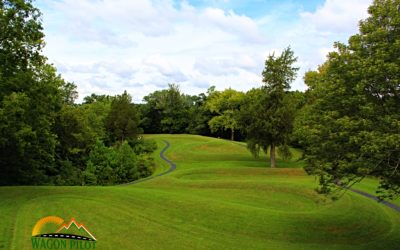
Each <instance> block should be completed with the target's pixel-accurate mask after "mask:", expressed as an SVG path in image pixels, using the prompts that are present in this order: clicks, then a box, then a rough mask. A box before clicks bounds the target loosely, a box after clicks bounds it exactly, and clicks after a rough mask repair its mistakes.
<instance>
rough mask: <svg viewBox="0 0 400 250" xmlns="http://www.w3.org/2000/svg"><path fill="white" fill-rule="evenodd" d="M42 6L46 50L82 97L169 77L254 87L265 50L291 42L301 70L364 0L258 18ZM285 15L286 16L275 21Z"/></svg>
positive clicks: (86, 1)
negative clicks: (288, 17)
mask: <svg viewBox="0 0 400 250" xmlns="http://www.w3.org/2000/svg"><path fill="white" fill-rule="evenodd" d="M39 1H42V2H44V3H45V5H46V6H47V7H46V9H44V10H43V12H44V27H45V33H46V42H47V46H46V48H45V53H46V55H47V56H48V57H49V59H50V61H51V62H54V63H55V64H56V66H57V68H58V69H59V70H60V72H61V73H62V74H63V76H64V77H65V78H66V80H68V81H74V82H75V83H76V84H77V85H78V90H79V92H80V100H82V99H83V97H84V96H86V95H90V94H91V93H92V92H95V93H99V94H120V93H122V91H123V90H125V89H126V90H127V91H128V92H129V93H131V94H132V95H133V97H134V100H135V101H140V100H141V99H142V97H143V96H145V95H147V94H149V93H150V92H152V91H155V90H157V89H160V88H165V87H166V86H167V84H168V83H172V82H176V83H179V84H180V85H181V89H182V90H183V91H185V92H186V93H189V94H198V93H200V92H205V91H206V88H208V87H209V86H211V85H216V86H217V88H218V89H223V88H226V87H232V88H235V89H239V90H248V89H250V88H251V87H257V86H260V85H261V71H262V69H263V67H264V61H265V59H266V57H267V56H268V54H269V53H271V52H273V51H276V52H277V53H276V54H279V53H280V52H281V51H282V49H283V48H285V47H287V46H288V45H291V46H292V48H293V50H294V52H295V55H296V56H298V58H299V61H298V66H300V67H301V71H300V72H299V77H298V79H297V80H296V81H295V82H294V83H293V87H294V88H295V89H304V88H305V86H304V84H303V83H302V76H303V74H304V71H306V70H309V69H315V68H316V67H317V65H318V64H320V63H322V62H323V61H324V60H325V55H326V54H327V52H328V51H330V50H331V49H330V48H332V44H333V42H334V41H337V40H340V41H346V40H347V38H348V37H349V36H350V35H352V34H354V33H355V32H356V31H357V24H358V21H359V20H360V19H361V18H364V17H365V16H366V9H367V6H368V4H370V2H371V1H370V0H352V1H344V0H326V2H325V3H324V4H323V5H321V6H320V7H318V8H317V9H316V11H315V12H302V11H301V10H297V12H293V13H292V11H293V9H290V10H288V11H291V13H290V15H288V13H283V12H284V11H285V10H284V9H281V10H279V13H281V12H282V13H283V14H282V15H281V14H279V15H278V14H276V13H275V16H263V17H260V18H258V19H254V18H250V17H249V16H247V15H245V14H238V13H237V12H235V11H234V10H223V9H219V8H215V7H213V8H211V7H205V8H199V7H194V6H192V5H190V4H189V3H188V2H186V1H183V2H180V3H179V4H178V5H177V4H175V3H174V2H173V1H172V0H135V1H128V0H126V1H123V0H81V1H74V0H60V1H51V0H39ZM280 16H282V17H285V18H286V17H287V16H292V19H290V20H289V19H285V20H281V19H279V18H280Z"/></svg>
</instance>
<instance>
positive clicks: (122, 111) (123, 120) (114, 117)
mask: <svg viewBox="0 0 400 250" xmlns="http://www.w3.org/2000/svg"><path fill="white" fill-rule="evenodd" d="M139 121H140V118H139V112H138V111H137V110H136V107H135V106H134V104H133V103H132V97H131V96H130V95H128V93H127V92H126V91H124V93H123V94H122V95H118V96H117V97H116V98H115V99H114V100H113V101H112V103H111V109H110V113H109V114H108V117H107V119H106V128H107V130H108V133H109V139H110V142H111V143H114V142H116V141H120V142H121V143H122V142H123V141H124V140H130V139H136V136H137V134H138V133H139V129H138V125H139Z"/></svg>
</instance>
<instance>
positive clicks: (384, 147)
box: [297, 0, 400, 197]
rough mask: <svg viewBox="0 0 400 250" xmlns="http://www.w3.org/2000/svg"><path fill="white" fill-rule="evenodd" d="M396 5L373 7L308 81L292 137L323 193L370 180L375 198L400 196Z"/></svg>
mask: <svg viewBox="0 0 400 250" xmlns="http://www.w3.org/2000/svg"><path fill="white" fill-rule="evenodd" d="M399 4H400V3H399V1H383V0H376V1H374V3H373V4H372V6H371V7H370V8H369V10H368V11H369V14H370V16H369V17H368V18H367V19H366V20H363V21H361V22H360V32H359V34H356V35H354V36H352V37H350V39H349V43H348V44H341V43H336V44H335V48H336V51H335V52H332V53H330V54H329V57H328V60H327V61H326V62H325V63H324V65H322V66H321V67H320V68H319V70H318V71H317V72H310V73H307V75H306V78H305V80H306V83H307V84H308V85H309V86H310V89H309V91H308V92H309V93H308V95H309V102H308V104H307V105H306V107H305V108H304V114H303V115H302V116H301V117H299V119H298V120H299V121H298V122H297V124H298V125H299V126H298V127H299V129H298V130H297V133H298V134H299V135H300V136H301V135H302V137H303V139H302V140H303V146H304V148H305V156H306V161H307V167H306V170H307V172H309V173H311V174H315V175H317V176H319V180H320V183H321V189H320V191H321V192H330V191H332V190H335V189H336V188H335V187H336V184H341V185H343V186H348V185H352V184H353V183H355V182H358V181H360V180H361V179H362V178H364V177H366V176H375V177H377V178H379V180H380V182H381V186H380V190H379V192H380V197H392V196H393V195H398V194H399V193H400V168H399V164H400V143H399V142H400V123H399V121H400V112H399V110H400V96H399V90H400V84H399V72H400V59H399V56H398V55H399V54H400V42H399V41H400V12H399V9H398V7H399Z"/></svg>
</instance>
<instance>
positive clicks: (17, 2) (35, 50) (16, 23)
mask: <svg viewBox="0 0 400 250" xmlns="http://www.w3.org/2000/svg"><path fill="white" fill-rule="evenodd" d="M40 18H41V13H40V12H39V10H38V9H37V8H35V7H33V6H32V4H31V1H30V0H25V1H22V0H2V1H0V65H1V66H0V75H2V76H3V77H5V78H13V77H17V74H18V73H20V72H25V71H27V70H29V71H34V69H35V68H37V67H38V66H39V67H40V66H43V65H44V64H45V58H44V57H43V56H42V55H41V50H42V48H43V46H44V41H43V37H44V34H43V27H42V24H41V22H40ZM17 78H18V77H17ZM8 83H9V84H6V86H5V85H3V84H4V82H3V84H2V86H1V88H0V94H1V96H0V98H1V97H2V95H4V94H9V92H11V91H15V90H14V88H13V87H14V86H12V84H11V83H10V82H8ZM7 92H8V93H7Z"/></svg>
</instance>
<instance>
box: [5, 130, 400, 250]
mask: <svg viewBox="0 0 400 250" xmlns="http://www.w3.org/2000/svg"><path fill="white" fill-rule="evenodd" d="M148 137H151V138H153V139H155V140H156V141H157V143H158V145H159V150H161V149H162V148H163V146H164V145H165V144H164V143H163V141H162V140H163V139H166V140H168V141H169V142H170V143H171V148H170V149H169V150H168V151H167V152H166V156H167V157H168V158H169V159H171V160H172V161H174V162H175V163H176V164H177V170H176V171H174V172H172V173H171V174H169V175H166V176H163V177H159V178H155V179H152V180H149V181H147V182H143V183H139V184H136V185H132V186H116V187H3V188H0V200H1V202H0V213H1V215H2V220H1V221H0V233H2V234H0V249H30V234H31V230H32V227H33V226H34V224H35V222H36V221H37V220H38V219H40V218H41V217H44V216H48V215H57V216H60V217H62V218H64V219H65V220H69V219H70V218H71V217H74V218H75V219H77V220H78V221H80V222H84V223H85V225H86V226H88V227H89V228H90V229H91V230H92V232H93V234H94V235H95V236H96V238H97V239H98V243H97V247H98V249H395V248H396V247H398V246H399V244H400V215H399V213H396V212H395V211H393V210H391V209H389V208H387V207H385V206H383V205H381V204H378V203H376V202H374V201H371V200H369V199H367V198H364V197H362V196H360V195H357V194H351V193H346V194H345V195H344V196H343V198H342V199H340V200H339V201H337V202H331V201H330V200H327V199H325V198H324V197H323V196H320V195H318V194H316V193H315V192H314V191H313V189H314V187H315V185H316V183H315V180H314V179H313V178H312V177H309V176H307V175H306V174H305V173H304V171H303V170H302V169H301V168H298V167H299V166H301V164H302V163H301V162H297V161H296V159H293V160H291V161H282V160H279V161H278V166H281V167H286V168H279V169H268V168H266V166H267V159H266V157H265V156H263V157H260V159H253V158H252V157H251V155H250V154H249V153H248V152H247V150H246V149H245V147H244V146H243V145H241V144H238V143H232V142H229V141H225V140H219V139H213V138H207V137H201V136H189V135H154V136H148ZM158 153H159V151H158V152H156V153H155V156H158ZM295 153H296V152H295ZM298 153H299V152H297V153H296V154H298ZM297 156H298V155H297ZM159 163H160V166H161V167H160V169H159V170H158V171H159V172H157V173H160V172H162V171H164V170H166V169H168V168H169V166H168V165H167V164H165V163H162V162H161V161H160V162H159Z"/></svg>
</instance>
